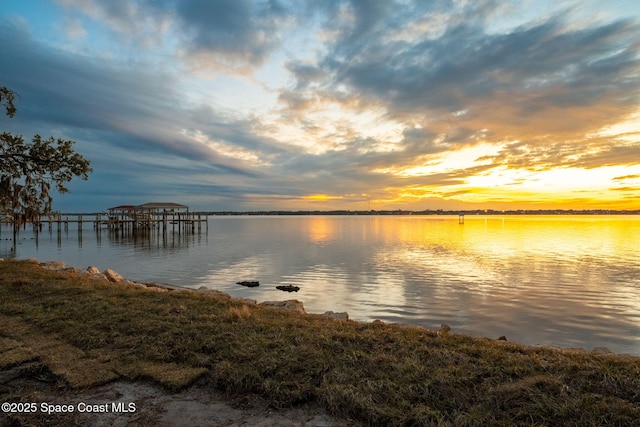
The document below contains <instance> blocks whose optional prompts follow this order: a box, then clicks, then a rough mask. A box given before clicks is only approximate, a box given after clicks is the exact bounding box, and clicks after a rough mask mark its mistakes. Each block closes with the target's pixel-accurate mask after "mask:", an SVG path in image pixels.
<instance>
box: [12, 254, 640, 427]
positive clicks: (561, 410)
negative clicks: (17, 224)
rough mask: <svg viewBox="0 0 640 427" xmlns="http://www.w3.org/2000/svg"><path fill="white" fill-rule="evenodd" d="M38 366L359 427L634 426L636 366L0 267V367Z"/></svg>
mask: <svg viewBox="0 0 640 427" xmlns="http://www.w3.org/2000/svg"><path fill="white" fill-rule="evenodd" d="M34 360H39V361H41V362H42V363H43V364H44V365H46V367H47V368H48V369H49V371H50V372H52V373H53V374H54V375H55V376H56V378H58V380H59V381H60V383H61V384H63V385H64V386H65V387H68V388H71V389H73V388H86V387H92V386H96V385H99V384H104V383H106V382H109V381H113V380H115V379H118V378H119V379H127V380H140V379H145V380H152V381H155V382H157V383H159V384H162V385H163V386H164V387H166V388H168V389H169V390H179V389H182V388H184V387H187V386H189V385H191V384H193V383H194V382H196V381H197V382H198V384H200V385H203V386H205V387H210V388H212V389H215V390H216V391H221V392H224V393H226V394H228V395H229V396H238V395H243V394H259V395H261V396H263V397H264V398H266V399H267V400H268V401H269V402H270V404H271V405H272V406H273V407H275V408H282V407H288V406H293V405H296V404H300V403H305V402H314V403H317V404H319V405H320V406H322V407H324V408H325V409H327V410H328V411H329V412H330V413H332V414H334V415H336V416H341V417H346V418H351V419H353V420H356V421H358V422H360V423H361V424H364V425H397V426H427V425H456V426H463V425H494V426H501V425H504V426H507V425H514V424H515V425H585V426H590V425H593V426H599V425H639V421H638V420H640V409H639V408H640V358H637V357H631V356H621V355H612V354H592V353H581V352H566V351H558V350H554V349H549V348H541V347H525V346H522V345H518V344H515V343H510V342H502V341H494V340H489V339H484V338H477V337H471V336H465V335H458V334H453V333H449V334H438V333H436V332H435V331H428V330H425V329H422V328H414V327H406V326H401V325H393V324H384V323H381V322H374V323H358V322H351V321H335V320H330V319H326V318H323V317H321V316H316V315H299V314H294V313H289V312H285V311H281V310H274V309H268V308H264V307H260V306H257V305H247V303H246V301H243V302H241V301H236V300H234V299H232V298H230V297H228V296H226V295H223V294H219V293H201V292H190V291H176V290H173V291H169V292H153V291H151V290H149V289H146V288H142V287H139V286H135V285H127V284H113V283H108V282H105V281H100V280H96V279H94V278H92V277H90V276H88V275H84V274H80V273H76V272H73V271H71V272H56V271H51V270H47V269H44V268H41V267H40V266H39V265H38V264H37V263H34V262H29V261H12V260H10V261H4V262H0V370H2V369H6V368H8V367H10V366H15V365H16V364H19V363H27V362H30V361H34Z"/></svg>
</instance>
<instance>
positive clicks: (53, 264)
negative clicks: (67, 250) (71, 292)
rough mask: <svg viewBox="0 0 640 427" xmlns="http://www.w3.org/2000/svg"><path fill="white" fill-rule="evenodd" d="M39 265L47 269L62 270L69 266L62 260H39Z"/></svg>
mask: <svg viewBox="0 0 640 427" xmlns="http://www.w3.org/2000/svg"><path fill="white" fill-rule="evenodd" d="M40 266H41V267H44V268H46V269H47V270H64V269H66V268H69V266H68V265H67V264H65V263H64V262H62V261H47V262H41V263H40Z"/></svg>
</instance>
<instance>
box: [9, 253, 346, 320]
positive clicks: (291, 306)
mask: <svg viewBox="0 0 640 427" xmlns="http://www.w3.org/2000/svg"><path fill="white" fill-rule="evenodd" d="M1 261H4V259H3V258H0V262H1ZM27 261H30V262H33V263H34V264H38V265H39V266H40V267H43V268H46V269H48V270H53V271H61V272H68V273H73V274H86V275H89V276H91V277H93V278H94V279H98V280H104V281H107V282H111V283H119V284H125V285H131V286H136V287H139V288H143V289H146V290H149V291H152V292H170V291H184V292H196V293H217V294H223V295H226V296H228V297H229V298H231V299H233V300H236V301H239V302H242V303H244V304H247V305H259V306H262V307H267V308H273V309H281V310H288V311H292V312H295V313H299V314H308V313H307V312H306V310H305V308H304V304H303V303H302V301H299V300H297V299H288V300H283V301H263V302H258V301H257V300H254V299H250V298H236V297H232V296H230V295H228V294H226V293H224V292H222V291H218V290H215V289H209V288H207V287H204V286H202V287H200V288H199V289H192V288H187V287H185V286H178V285H170V284H166V283H157V282H136V281H132V280H129V279H126V278H125V277H123V276H122V275H121V274H119V273H118V272H117V271H115V270H112V269H110V268H107V269H105V270H103V271H102V272H101V271H100V269H99V268H98V267H95V266H89V267H87V268H86V269H81V268H78V267H73V266H69V265H67V264H65V263H64V262H62V261H45V262H41V261H38V260H37V259H28V260H27ZM320 315H321V316H324V317H327V318H330V319H335V320H342V321H347V320H349V314H348V313H346V312H333V311H326V312H324V313H321V314H320Z"/></svg>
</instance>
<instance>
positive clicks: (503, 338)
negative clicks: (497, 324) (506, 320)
mask: <svg viewBox="0 0 640 427" xmlns="http://www.w3.org/2000/svg"><path fill="white" fill-rule="evenodd" d="M498 341H507V337H505V336H504V335H500V337H499V338H498Z"/></svg>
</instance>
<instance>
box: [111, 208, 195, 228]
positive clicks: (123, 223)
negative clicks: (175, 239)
mask: <svg viewBox="0 0 640 427" xmlns="http://www.w3.org/2000/svg"><path fill="white" fill-rule="evenodd" d="M107 217H108V221H107V223H108V224H109V228H112V229H114V230H121V229H124V228H132V229H133V230H137V229H143V230H144V229H152V228H163V229H165V230H166V228H167V226H169V225H172V226H173V228H174V229H175V228H177V229H178V232H179V231H180V229H185V230H187V229H191V231H195V227H196V225H197V226H198V231H200V228H201V223H202V222H203V221H204V222H205V223H206V222H207V220H206V218H205V219H202V218H201V215H197V216H196V215H195V214H191V213H189V207H188V206H185V205H181V204H178V203H169V202H161V203H158V202H153V203H145V204H142V205H135V206H134V205H120V206H114V207H112V208H109V209H107ZM176 226H177V227H176Z"/></svg>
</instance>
